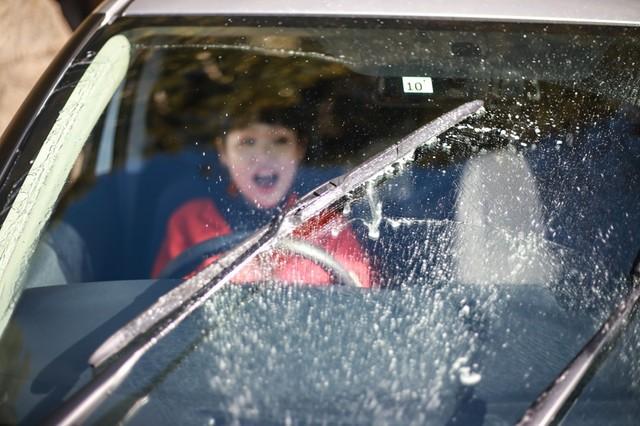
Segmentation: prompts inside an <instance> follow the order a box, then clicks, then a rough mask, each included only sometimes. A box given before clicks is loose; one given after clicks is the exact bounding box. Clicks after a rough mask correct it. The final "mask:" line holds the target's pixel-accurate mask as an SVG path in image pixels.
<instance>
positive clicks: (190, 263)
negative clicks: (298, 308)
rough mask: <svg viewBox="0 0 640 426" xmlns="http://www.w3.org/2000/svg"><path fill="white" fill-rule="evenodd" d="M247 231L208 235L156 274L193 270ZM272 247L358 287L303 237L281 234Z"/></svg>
mask: <svg viewBox="0 0 640 426" xmlns="http://www.w3.org/2000/svg"><path fill="white" fill-rule="evenodd" d="M251 234H253V232H247V231H245V232H235V233H232V234H226V235H221V236H219V237H214V238H210V239H208V240H205V241H202V242H200V243H198V244H196V245H194V246H191V247H189V248H188V249H186V250H185V251H183V252H182V253H180V254H179V255H178V256H176V257H175V258H174V259H173V260H171V261H170V262H169V263H168V264H167V265H166V266H165V267H164V269H163V270H162V272H161V273H160V275H159V278H161V279H165V278H182V277H184V276H185V275H187V274H189V273H190V272H191V271H193V270H195V269H196V268H197V267H198V265H200V264H201V263H202V262H204V261H205V260H206V259H208V258H210V257H212V256H215V255H217V254H220V253H224V252H226V251H228V250H231V249H232V248H233V247H235V246H236V245H238V244H240V243H241V242H242V241H244V240H245V239H247V238H248V237H249V236H250V235H251ZM276 249H277V250H282V251H284V252H288V253H292V254H297V255H299V256H302V257H304V258H305V259H309V260H311V261H312V262H314V263H316V264H317V265H319V266H321V267H322V268H323V269H324V270H325V271H327V272H328V273H329V275H331V276H332V278H333V281H334V282H335V283H340V284H343V285H347V286H349V287H362V285H361V284H360V283H359V282H358V279H357V278H356V276H355V274H351V273H349V271H348V270H347V269H346V268H345V267H344V266H342V264H341V263H340V262H338V261H337V260H336V259H335V257H333V256H332V255H331V254H329V252H327V251H326V250H325V249H324V248H322V247H318V246H317V245H315V244H311V243H309V242H307V241H302V240H297V239H293V238H284V239H282V240H281V241H279V242H278V244H277V246H276Z"/></svg>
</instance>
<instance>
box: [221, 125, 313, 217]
mask: <svg viewBox="0 0 640 426" xmlns="http://www.w3.org/2000/svg"><path fill="white" fill-rule="evenodd" d="M218 149H219V153H220V160H221V161H222V163H223V164H224V165H225V166H227V168H228V169H229V174H230V175H231V179H232V180H233V182H234V183H235V185H236V186H237V188H238V190H239V191H240V193H241V194H242V195H243V196H244V197H245V198H246V199H247V200H248V201H249V202H250V203H252V204H253V205H255V206H256V207H259V208H264V209H268V208H271V207H274V206H276V205H277V204H278V203H279V202H280V201H281V200H282V199H283V198H284V196H285V195H286V194H287V192H289V188H290V187H291V184H292V183H293V179H294V177H295V174H296V170H297V169H298V165H299V164H300V161H301V160H302V157H303V155H304V149H303V148H302V146H301V144H300V143H299V141H298V138H297V135H296V132H295V131H293V130H291V129H288V128H287V127H284V126H281V125H273V124H263V123H255V124H250V125H249V126H247V127H245V128H242V129H235V130H232V131H230V132H229V133H228V134H227V137H226V143H223V144H219V146H218Z"/></svg>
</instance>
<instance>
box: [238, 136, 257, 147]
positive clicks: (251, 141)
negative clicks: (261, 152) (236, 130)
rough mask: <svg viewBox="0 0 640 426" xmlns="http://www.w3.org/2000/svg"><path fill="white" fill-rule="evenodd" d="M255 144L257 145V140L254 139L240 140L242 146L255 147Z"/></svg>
mask: <svg viewBox="0 0 640 426" xmlns="http://www.w3.org/2000/svg"><path fill="white" fill-rule="evenodd" d="M255 144H256V140H255V139H254V138H242V139H240V145H244V146H253V145H255Z"/></svg>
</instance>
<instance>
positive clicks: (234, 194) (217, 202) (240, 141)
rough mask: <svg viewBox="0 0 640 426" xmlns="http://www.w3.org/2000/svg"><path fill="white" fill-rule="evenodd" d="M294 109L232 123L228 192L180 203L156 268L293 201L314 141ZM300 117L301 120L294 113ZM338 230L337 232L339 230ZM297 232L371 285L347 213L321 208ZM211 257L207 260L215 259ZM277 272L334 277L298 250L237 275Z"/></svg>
mask: <svg viewBox="0 0 640 426" xmlns="http://www.w3.org/2000/svg"><path fill="white" fill-rule="evenodd" d="M291 111H292V110H291V109H289V110H287V109H283V110H268V111H263V112H261V113H260V114H258V115H256V116H254V117H251V118H250V119H248V120H246V119H245V120H244V121H241V120H237V121H236V122H235V123H232V124H230V125H229V126H228V129H227V131H226V132H225V136H224V137H223V138H217V139H216V141H215V144H216V148H217V150H218V155H219V158H220V162H221V163H222V165H223V166H224V167H225V168H226V171H227V172H228V181H229V185H228V189H227V191H225V192H226V194H223V196H221V197H216V199H213V197H201V198H195V199H192V200H190V201H187V202H186V203H184V204H183V205H181V206H180V207H178V208H177V209H176V210H175V211H174V213H173V214H172V215H171V216H170V218H169V221H168V223H167V228H166V234H165V239H164V242H163V244H162V246H161V249H160V252H159V254H158V256H157V258H156V262H155V264H154V268H153V276H158V274H160V272H161V271H162V269H163V268H164V267H165V265H166V264H167V263H168V262H169V261H171V259H173V258H175V257H176V256H178V255H179V254H180V253H181V252H182V251H183V250H185V249H187V248H189V247H190V246H193V245H195V244H198V243H200V242H202V241H206V240H208V239H211V238H215V237H219V236H223V235H227V234H230V233H232V232H233V231H238V230H242V231H246V230H253V229H257V228H258V227H259V226H261V225H263V224H265V223H267V222H268V220H269V219H270V218H273V217H274V215H276V214H278V213H279V212H280V211H281V210H282V209H283V208H286V207H288V206H290V205H293V204H294V203H295V202H296V200H297V198H298V197H299V195H303V194H297V193H296V192H295V191H293V187H294V181H295V180H296V175H297V171H298V168H299V166H300V163H301V162H302V160H303V158H304V155H305V150H306V142H305V140H304V138H303V137H302V136H301V135H300V134H299V132H298V130H297V128H296V125H297V123H300V121H299V120H298V121H296V120H295V117H296V115H295V114H293V113H292V112H291ZM292 118H293V120H292ZM332 229H334V230H335V229H337V230H338V232H337V233H336V232H335V231H334V233H333V235H332V232H331V230H332ZM292 237H293V238H297V239H300V240H305V241H307V242H309V243H312V244H314V245H316V246H318V247H321V248H323V249H324V250H326V251H327V252H328V253H329V254H330V255H332V256H333V257H334V258H335V259H336V260H337V261H338V262H339V263H341V264H342V266H344V267H345V269H347V270H348V271H350V274H351V275H352V277H353V278H354V279H355V281H356V282H358V283H359V284H360V285H361V286H363V287H370V286H371V277H370V267H369V261H368V259H367V257H366V255H365V253H364V251H363V249H362V247H361V245H360V242H359V241H358V239H357V238H356V236H355V235H354V233H353V231H352V230H351V228H350V227H349V226H348V225H347V224H346V223H345V221H344V219H343V218H342V217H341V216H340V215H338V214H336V213H333V214H327V215H321V216H320V217H318V218H315V219H312V220H311V221H309V222H308V223H306V224H304V225H303V226H301V227H300V228H299V229H296V230H295V231H294V233H293V235H292ZM214 260H215V258H212V259H209V260H208V261H207V262H205V264H208V263H211V262H213V261H214ZM265 279H274V280H276V281H278V282H286V283H308V284H330V283H331V277H330V275H329V273H328V272H327V271H326V270H324V269H323V268H322V267H320V266H319V265H317V264H316V263H314V262H313V261H311V260H308V259H305V258H302V257H300V256H298V255H286V254H283V253H278V252H275V253H270V254H268V255H266V256H261V257H259V258H257V259H255V260H254V261H253V262H252V263H250V264H249V265H248V266H246V267H245V268H243V270H242V271H240V272H239V273H237V274H236V275H235V277H234V280H235V281H240V282H255V281H262V280H265Z"/></svg>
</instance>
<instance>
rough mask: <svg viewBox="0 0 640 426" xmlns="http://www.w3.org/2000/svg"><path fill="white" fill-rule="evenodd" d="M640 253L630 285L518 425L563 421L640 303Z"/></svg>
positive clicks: (526, 425)
mask: <svg viewBox="0 0 640 426" xmlns="http://www.w3.org/2000/svg"><path fill="white" fill-rule="evenodd" d="M639 301H640V252H639V253H638V255H637V257H636V260H635V262H634V264H633V267H632V269H631V288H630V290H629V293H628V294H627V297H626V298H625V299H624V300H623V301H622V302H621V303H620V304H618V306H617V307H616V308H615V310H614V311H613V312H612V313H611V315H610V316H609V318H607V320H606V321H605V322H604V323H603V324H602V325H601V326H600V328H599V329H598V331H596V333H595V334H594V335H593V336H592V337H591V339H590V340H589V342H587V344H586V345H584V347H583V348H582V349H581V350H580V352H578V354H577V355H576V357H575V358H574V359H573V360H572V361H571V362H570V363H569V364H568V365H567V366H566V367H565V369H564V370H563V371H562V372H561V373H560V374H559V375H558V376H557V377H556V378H555V380H554V381H553V382H552V383H551V385H549V386H548V387H547V388H546V389H545V390H544V391H543V392H542V393H541V394H540V395H539V396H538V398H537V399H536V400H535V402H534V403H533V404H532V405H531V406H530V407H529V408H528V409H527V411H526V412H525V413H524V415H523V416H522V419H520V421H519V422H518V426H533V425H536V426H538V425H551V424H557V423H558V422H560V421H561V420H562V418H563V417H564V415H565V414H566V413H567V412H568V411H569V408H571V406H572V405H573V403H574V402H575V401H576V400H577V398H578V396H580V392H581V391H582V388H583V387H584V385H585V384H586V382H587V381H588V379H590V378H591V377H592V375H593V374H595V372H596V371H597V370H598V368H599V367H600V366H601V365H602V364H603V361H604V359H605V358H606V355H607V354H608V353H609V352H610V351H611V350H612V349H613V348H614V346H615V344H616V341H617V338H618V337H619V336H620V335H621V334H622V332H623V331H624V329H625V328H626V327H627V325H628V324H629V323H630V322H631V320H632V317H633V315H634V314H635V313H636V311H637V309H638V307H639V306H640V303H639Z"/></svg>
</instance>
